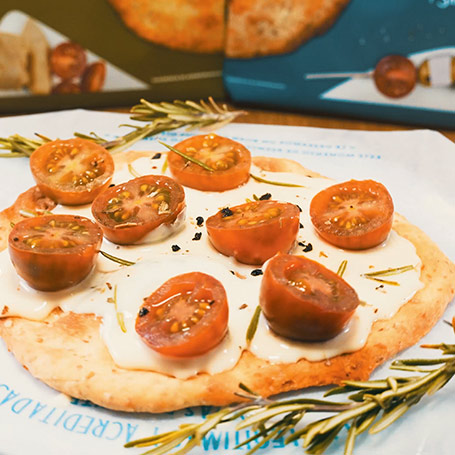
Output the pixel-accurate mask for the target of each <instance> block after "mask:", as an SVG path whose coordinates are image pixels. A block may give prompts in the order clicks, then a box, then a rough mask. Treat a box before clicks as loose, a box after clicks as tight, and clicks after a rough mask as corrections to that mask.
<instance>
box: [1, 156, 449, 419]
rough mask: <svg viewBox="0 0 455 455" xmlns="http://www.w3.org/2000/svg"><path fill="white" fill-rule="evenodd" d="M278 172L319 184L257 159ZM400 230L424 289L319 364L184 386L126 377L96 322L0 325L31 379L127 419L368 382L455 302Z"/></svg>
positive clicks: (422, 244) (437, 255) (432, 260)
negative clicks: (243, 396)
mask: <svg viewBox="0 0 455 455" xmlns="http://www.w3.org/2000/svg"><path fill="white" fill-rule="evenodd" d="M254 162H255V164H256V165H259V166H261V167H263V168H264V169H269V170H272V169H273V170H274V171H289V170H291V171H292V172H299V173H302V174H306V175H308V174H310V175H312V176H314V177H315V176H318V175H319V174H316V173H312V172H311V171H309V170H307V169H305V168H303V167H302V166H300V165H299V164H298V163H296V162H292V161H288V160H284V159H279V160H278V159H271V158H260V157H259V158H255V160H254ZM394 229H395V230H396V231H397V232H398V233H399V234H400V235H402V236H403V237H405V238H407V239H408V240H410V241H411V242H412V243H413V244H414V245H415V247H416V249H417V254H418V255H419V257H420V258H421V260H422V264H423V267H422V274H421V280H422V282H423V284H424V287H423V288H422V289H421V290H420V291H418V292H417V293H416V294H415V296H414V297H413V298H412V299H411V300H410V301H409V302H407V303H406V304H405V305H403V306H402V307H401V309H400V310H399V311H398V312H397V313H396V314H395V316H394V317H393V318H391V319H390V320H381V321H377V322H376V323H374V325H373V329H372V332H371V334H370V336H369V338H368V340H367V343H366V345H365V346H364V347H363V348H362V349H360V350H358V351H356V352H353V353H350V354H344V355H339V356H336V357H333V358H331V359H328V360H325V361H319V362H308V361H306V360H304V359H303V360H300V361H299V362H296V363H291V364H270V363H268V362H267V361H264V360H261V359H259V358H256V357H255V356H253V355H252V354H251V353H249V352H244V353H243V355H242V357H241V359H240V361H239V363H238V364H237V365H236V366H235V367H234V368H233V369H231V370H229V371H225V372H222V373H218V374H215V375H208V374H201V375H198V376H197V377H195V378H192V379H188V380H181V379H176V378H172V377H168V376H165V375H163V374H160V373H154V372H148V371H137V370H125V369H122V368H118V367H117V366H116V365H115V364H114V363H113V361H112V359H111V357H110V355H109V353H108V352H107V349H106V347H105V345H104V343H103V341H102V340H101V338H100V335H99V324H100V322H99V320H98V319H96V318H95V317H94V316H93V315H75V314H71V313H70V314H64V313H61V312H54V313H53V314H52V315H51V316H50V317H48V318H47V319H46V320H45V321H29V320H25V319H20V318H5V319H0V336H2V337H3V338H4V340H5V342H6V345H7V346H8V349H10V350H11V351H12V352H13V354H14V355H15V356H16V358H17V359H18V361H19V362H21V363H22V364H23V365H24V367H25V368H27V369H28V370H29V371H30V373H31V374H32V375H33V376H35V377H37V378H38V379H40V380H42V381H43V382H45V383H46V384H48V385H50V386H51V387H53V388H55V389H57V390H59V391H61V392H63V393H66V394H68V395H71V396H74V397H76V398H81V399H87V400H90V401H93V402H94V403H97V404H99V405H101V406H104V407H107V408H111V409H117V410H123V411H136V412H139V411H146V412H165V411H170V410H174V409H180V408H184V407H187V406H196V405H226V404H229V403H231V402H234V401H237V400H238V397H237V396H235V395H234V393H235V392H237V391H238V384H239V383H240V382H242V383H244V384H246V385H247V386H248V387H250V388H251V389H253V390H255V391H256V392H258V393H260V394H262V395H264V396H269V395H274V394H277V393H280V392H285V391H289V390H296V389H300V388H304V387H309V386H318V385H325V384H333V383H340V382H341V381H343V380H345V379H352V380H365V379H367V378H368V377H369V375H370V374H371V372H372V371H373V370H374V368H376V367H377V366H378V365H380V364H382V363H383V362H384V361H385V360H387V359H388V358H390V357H392V356H394V355H395V354H396V353H398V352H399V351H401V350H402V349H404V348H406V347H409V346H411V345H413V344H415V343H416V342H417V341H418V340H419V339H420V338H421V337H423V336H424V335H425V334H426V333H428V332H429V331H430V329H431V328H432V327H433V326H434V324H435V323H436V322H437V321H438V319H439V318H440V317H441V315H442V314H443V312H444V310H445V308H446V306H447V304H448V303H449V302H450V300H451V299H452V297H453V295H454V294H455V288H454V286H455V265H454V264H453V263H451V262H450V261H449V260H448V259H447V258H446V257H445V256H444V254H443V253H442V252H441V251H440V250H439V248H438V247H437V245H436V244H435V243H433V242H432V241H431V240H430V239H429V238H428V237H427V236H426V235H425V234H424V233H423V232H422V231H421V230H420V229H418V228H417V227H415V226H413V225H411V224H410V223H409V222H407V221H406V220H405V219H404V218H403V217H401V216H399V215H397V216H396V217H395V221H394Z"/></svg>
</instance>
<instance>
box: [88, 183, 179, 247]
mask: <svg viewBox="0 0 455 455" xmlns="http://www.w3.org/2000/svg"><path fill="white" fill-rule="evenodd" d="M142 185H149V186H150V187H154V186H156V187H157V188H162V189H163V190H164V191H166V192H167V193H168V194H169V198H170V200H169V202H168V205H169V212H168V213H163V214H155V213H153V214H150V215H148V216H147V218H144V216H142V215H141V212H140V211H139V212H138V215H137V217H136V216H134V217H133V218H132V219H131V220H129V219H127V220H126V222H117V221H115V219H112V217H111V216H110V215H109V212H108V211H107V210H108V206H109V204H110V202H109V201H112V200H113V199H114V198H117V197H119V194H121V193H122V192H124V191H128V192H130V193H131V194H132V196H133V199H132V200H133V201H134V200H135V199H134V198H135V197H136V198H137V197H139V196H138V192H139V191H140V188H141V186H142ZM185 206H186V205H185V192H184V190H183V188H182V186H181V185H180V184H178V183H177V182H176V181H175V180H173V179H171V178H169V177H166V176H164V175H145V176H143V177H139V178H136V179H133V180H130V181H128V182H126V183H122V184H120V185H116V186H113V187H111V188H108V189H107V190H106V191H104V192H103V193H101V194H100V195H99V196H98V197H97V198H96V199H95V200H94V201H93V204H92V214H93V216H94V218H95V221H96V222H97V223H98V224H99V225H100V227H101V229H102V230H103V233H104V236H105V237H106V238H107V239H108V240H110V241H111V242H113V243H117V244H120V245H129V244H133V243H137V242H140V241H141V240H142V239H143V238H144V237H145V236H146V235H147V234H148V233H150V232H151V231H153V230H154V229H156V228H158V227H159V226H160V225H165V226H170V225H172V224H173V223H174V222H175V221H176V220H177V217H179V215H181V214H183V213H184V212H183V210H184V209H185ZM138 208H139V205H138ZM130 221H131V222H130Z"/></svg>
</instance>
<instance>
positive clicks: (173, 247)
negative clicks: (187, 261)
mask: <svg viewBox="0 0 455 455" xmlns="http://www.w3.org/2000/svg"><path fill="white" fill-rule="evenodd" d="M171 248H172V251H179V250H180V247H179V246H178V245H172V246H171Z"/></svg>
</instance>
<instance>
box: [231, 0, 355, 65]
mask: <svg viewBox="0 0 455 455" xmlns="http://www.w3.org/2000/svg"><path fill="white" fill-rule="evenodd" d="M349 1H350V0H232V1H231V2H230V4H229V14H228V22H227V30H226V49H225V52H226V55H227V56H228V57H233V58H250V57H255V56H260V55H272V54H281V53H285V52H290V51H292V50H294V49H296V48H297V47H298V46H300V45H301V44H302V43H304V42H305V41H308V40H309V39H311V38H312V37H314V36H316V35H320V34H322V33H323V32H325V31H326V30H327V29H328V28H330V27H331V25H332V24H333V23H334V22H335V20H336V19H337V18H338V16H339V15H340V14H341V12H342V11H343V10H344V8H345V7H346V6H347V4H348V3H349Z"/></svg>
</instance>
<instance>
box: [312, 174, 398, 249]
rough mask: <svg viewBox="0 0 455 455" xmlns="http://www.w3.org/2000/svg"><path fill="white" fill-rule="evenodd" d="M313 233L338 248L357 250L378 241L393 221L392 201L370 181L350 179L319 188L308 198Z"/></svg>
mask: <svg viewBox="0 0 455 455" xmlns="http://www.w3.org/2000/svg"><path fill="white" fill-rule="evenodd" d="M310 216H311V221H312V223H313V226H314V228H315V229H316V231H317V233H318V234H319V235H320V236H321V237H322V238H323V239H324V240H326V241H327V242H329V243H331V244H332V245H335V246H337V247H340V248H346V249H352V250H361V249H366V248H371V247H374V246H376V245H379V244H380V243H382V242H383V241H384V240H385V239H386V238H387V236H388V235H389V232H390V230H391V229H392V222H393V201H392V197H391V196H390V194H389V192H388V191H387V189H386V187H385V186H384V185H382V184H381V183H378V182H375V181H374V180H362V181H358V180H350V181H348V182H344V183H339V184H336V185H333V186H331V187H329V188H326V189H325V190H322V191H321V192H319V193H318V194H316V196H314V198H313V199H312V201H311V204H310Z"/></svg>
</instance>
